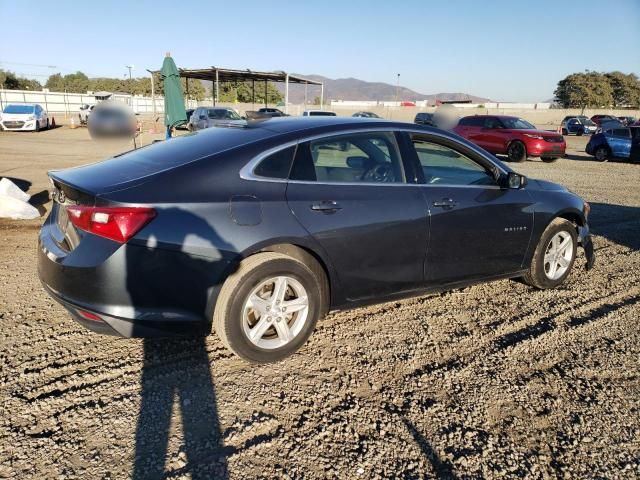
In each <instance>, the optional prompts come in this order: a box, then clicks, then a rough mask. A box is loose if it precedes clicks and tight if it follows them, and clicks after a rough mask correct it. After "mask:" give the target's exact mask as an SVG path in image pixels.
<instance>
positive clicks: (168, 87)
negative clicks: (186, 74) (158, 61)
mask: <svg viewBox="0 0 640 480" xmlns="http://www.w3.org/2000/svg"><path fill="white" fill-rule="evenodd" d="M160 77H161V78H162V82H163V84H164V124H165V125H166V126H167V130H168V131H170V129H171V128H172V127H175V126H177V125H180V124H182V123H186V122H187V112H186V111H185V109H184V96H183V94H182V84H181V83H180V72H178V67H176V63H175V62H174V61H173V58H171V57H170V56H169V54H167V56H166V57H165V58H164V62H162V70H160ZM167 136H169V133H167Z"/></svg>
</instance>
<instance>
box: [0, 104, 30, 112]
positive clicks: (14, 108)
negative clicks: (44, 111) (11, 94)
mask: <svg viewBox="0 0 640 480" xmlns="http://www.w3.org/2000/svg"><path fill="white" fill-rule="evenodd" d="M35 108H36V107H34V106H33V105H7V106H6V107H4V110H3V111H2V113H33V111H34V109H35Z"/></svg>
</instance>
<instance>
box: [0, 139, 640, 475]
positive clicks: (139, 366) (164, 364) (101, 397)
mask: <svg viewBox="0 0 640 480" xmlns="http://www.w3.org/2000/svg"><path fill="white" fill-rule="evenodd" d="M146 141H149V140H148V139H147V140H146ZM569 143H570V156H569V158H567V159H563V160H560V161H558V162H556V163H554V164H543V163H542V162H539V161H531V162H527V163H526V164H523V165H517V170H519V171H521V172H522V173H525V174H527V175H530V176H535V177H540V178H544V179H549V180H553V181H559V182H562V183H564V184H566V185H568V186H569V187H570V188H571V189H573V190H574V191H576V192H577V193H579V194H581V195H582V196H583V197H584V198H585V199H587V200H588V201H589V202H591V204H592V206H593V211H592V229H593V231H594V233H595V239H594V241H595V247H596V250H597V255H598V260H597V263H596V267H595V269H594V270H593V271H591V272H589V273H585V272H584V270H583V266H584V260H583V259H582V257H580V258H579V261H578V262H577V264H576V268H575V270H574V272H573V273H572V275H571V276H570V278H569V281H568V283H566V284H565V285H564V286H563V287H562V288H560V289H558V290H555V291H545V292H542V291H535V290H532V289H531V288H529V287H527V286H525V285H523V284H521V283H518V282H513V281H501V282H496V283H492V284H487V285H481V286H475V287H470V288H466V289H464V290H458V291H454V292H450V293H446V294H442V295H438V296H430V297H422V298H415V299H411V300H405V301H401V302H395V303H388V304H384V305H379V306H375V307H371V308H366V309H359V310H355V311H351V312H338V313H333V314H331V315H330V316H329V317H328V318H326V319H325V320H324V321H322V322H321V323H320V324H319V326H318V328H317V331H316V332H315V334H314V335H313V336H312V338H311V340H310V342H309V343H308V344H307V345H306V346H305V347H304V348H303V349H302V350H301V351H300V352H299V353H297V354H296V355H294V356H293V357H292V358H290V359H288V360H286V361H283V362H281V363H278V364H275V365H268V366H249V365H247V364H245V363H243V362H241V361H239V360H238V359H236V358H235V357H233V356H231V355H230V354H229V353H227V351H226V350H225V349H224V348H223V347H222V345H221V343H220V342H219V341H218V339H217V338H216V337H215V336H210V337H209V338H207V339H206V340H182V341H142V340H125V339H118V338H113V337H103V336H98V335H95V334H91V333H88V332H87V331H85V330H84V329H82V328H81V327H80V326H78V325H76V324H75V323H74V322H73V321H72V320H71V319H70V318H69V316H68V315H67V314H66V313H65V311H64V310H63V309H62V308H61V307H60V306H59V305H57V304H56V303H54V302H53V301H52V300H51V299H50V298H49V297H48V296H47V295H46V294H45V293H44V291H43V290H42V288H41V286H40V284H39V282H38V278H37V275H36V266H35V261H36V251H35V250H36V235H37V230H38V228H39V225H40V223H41V220H39V221H28V222H17V221H8V220H0V272H1V273H0V282H1V286H0V321H1V323H0V325H1V326H2V328H1V330H0V400H1V401H0V478H21V479H22V478H54V479H63V478H65V479H66V478H87V479H100V478H113V479H116V478H117V479H120V478H130V477H134V478H194V479H195V478H198V479H205V478H206V479H211V478H232V479H248V478H310V479H321V478H350V479H351V478H425V477H435V476H442V477H451V478H480V477H487V478H495V477H527V478H558V477H564V478H638V477H639V476H640V411H639V409H640V370H639V369H640V356H639V354H640V335H639V333H640V326H639V317H640V304H639V302H640V188H639V187H638V185H639V184H640V165H628V164H622V163H605V164H601V163H596V162H593V161H590V159H589V158H588V157H586V156H585V155H584V153H580V152H581V150H583V149H584V143H585V139H583V138H571V139H570V140H569ZM119 148H120V149H121V148H122V146H113V145H112V146H107V145H96V144H95V143H93V142H91V141H90V140H89V139H88V135H87V133H86V131H85V130H69V129H67V128H60V129H57V130H53V131H49V132H42V133H40V134H29V133H27V134H8V133H2V134H0V175H2V176H9V177H15V178H19V179H24V180H27V181H29V182H32V185H31V188H30V190H29V192H30V193H33V194H38V193H39V192H41V191H42V190H44V189H46V188H47V178H46V174H45V172H46V170H48V169H52V168H60V167H69V166H72V165H77V164H81V163H86V162H88V161H94V160H97V159H100V158H104V157H105V156H107V155H108V154H109V153H113V152H115V151H117V150H118V149H119ZM38 198H42V194H41V195H40V197H38ZM45 207H46V208H48V205H45Z"/></svg>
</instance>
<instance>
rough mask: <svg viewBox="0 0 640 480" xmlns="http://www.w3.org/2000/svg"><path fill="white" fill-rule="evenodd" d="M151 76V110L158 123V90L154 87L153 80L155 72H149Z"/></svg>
mask: <svg viewBox="0 0 640 480" xmlns="http://www.w3.org/2000/svg"><path fill="white" fill-rule="evenodd" d="M147 72H149V75H151V110H152V111H153V121H154V122H155V121H156V89H155V86H154V83H155V82H154V80H153V72H152V71H151V70H147Z"/></svg>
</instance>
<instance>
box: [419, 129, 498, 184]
mask: <svg viewBox="0 0 640 480" xmlns="http://www.w3.org/2000/svg"><path fill="white" fill-rule="evenodd" d="M412 142H413V146H414V148H415V149H416V154H417V156H418V160H419V161H420V165H421V166H422V171H423V173H424V177H425V182H426V183H427V184H430V185H496V182H495V179H494V178H493V175H492V174H491V173H489V172H488V171H487V170H486V169H485V168H484V167H483V166H482V165H480V164H479V163H477V162H475V161H474V160H472V159H470V158H469V157H467V156H465V155H463V154H462V153H460V152H457V151H456V150H453V149H452V148H449V147H447V146H444V145H439V144H437V143H433V142H430V141H428V140H424V139H421V138H420V137H419V136H416V135H413V136H412Z"/></svg>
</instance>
